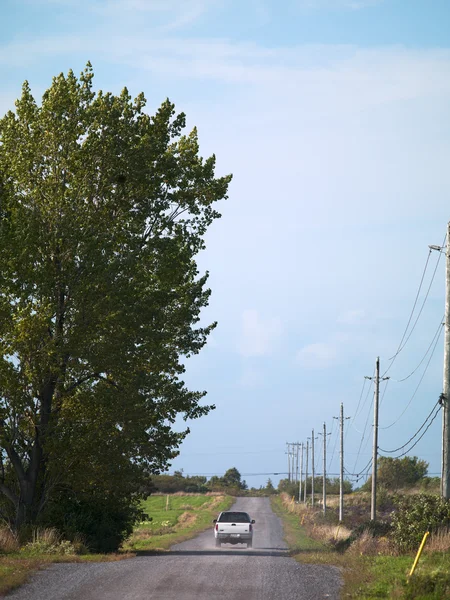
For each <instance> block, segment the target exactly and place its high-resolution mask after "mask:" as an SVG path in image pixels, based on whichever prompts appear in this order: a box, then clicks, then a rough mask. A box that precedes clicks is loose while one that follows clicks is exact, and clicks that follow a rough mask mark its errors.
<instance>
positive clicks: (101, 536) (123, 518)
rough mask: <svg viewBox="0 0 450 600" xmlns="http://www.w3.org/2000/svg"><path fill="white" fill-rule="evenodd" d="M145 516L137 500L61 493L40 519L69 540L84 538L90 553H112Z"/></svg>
mask: <svg viewBox="0 0 450 600" xmlns="http://www.w3.org/2000/svg"><path fill="white" fill-rule="evenodd" d="M146 517H147V515H145V513H144V512H143V511H142V509H141V508H139V505H138V501H137V499H135V500H124V499H123V498H115V497H114V496H109V497H105V496H97V495H95V494H92V495H91V496H87V495H84V496H81V497H80V496H77V495H75V494H73V493H71V492H66V493H64V494H60V495H59V496H58V497H56V498H54V499H53V502H51V503H50V504H49V506H48V507H47V509H46V511H45V513H44V514H43V516H42V518H41V522H42V524H43V525H48V526H51V527H55V528H56V529H57V530H58V531H59V532H61V534H62V535H63V536H64V537H65V538H67V539H69V540H71V541H76V540H77V539H78V540H79V539H80V538H81V539H83V540H85V542H86V546H87V548H89V550H91V551H92V552H114V551H116V550H117V549H118V548H119V546H120V545H121V543H122V542H123V541H124V540H125V539H126V538H127V537H128V536H129V535H130V534H131V533H132V531H133V526H134V525H135V524H136V523H138V522H140V521H142V520H144V519H145V518H146Z"/></svg>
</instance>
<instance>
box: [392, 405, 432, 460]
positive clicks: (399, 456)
mask: <svg viewBox="0 0 450 600" xmlns="http://www.w3.org/2000/svg"><path fill="white" fill-rule="evenodd" d="M440 410H441V407H440V406H439V407H438V409H437V410H436V412H435V413H434V415H433V418H432V419H431V421H430V422H429V423H428V426H427V428H426V429H425V431H424V432H423V433H422V435H421V436H420V438H419V439H418V440H416V441H415V443H414V444H413V445H412V446H411V447H410V448H408V450H405V452H403V453H402V454H399V455H398V456H396V457H395V458H401V457H402V456H406V455H407V454H409V452H411V450H412V449H413V448H415V447H416V446H417V444H418V443H419V442H420V440H421V439H422V438H423V436H424V435H425V434H426V432H427V431H428V430H429V429H430V427H431V425H432V424H433V421H434V420H435V418H436V417H437V416H438V414H439V412H440Z"/></svg>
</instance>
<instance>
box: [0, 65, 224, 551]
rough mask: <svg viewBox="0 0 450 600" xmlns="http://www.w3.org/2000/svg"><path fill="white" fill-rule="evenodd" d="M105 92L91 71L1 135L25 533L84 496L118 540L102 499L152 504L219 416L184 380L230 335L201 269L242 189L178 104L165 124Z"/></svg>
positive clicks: (13, 499)
mask: <svg viewBox="0 0 450 600" xmlns="http://www.w3.org/2000/svg"><path fill="white" fill-rule="evenodd" d="M92 79H93V71H92V68H91V66H90V64H88V66H87V68H86V69H85V71H84V72H83V73H82V74H81V76H80V77H79V78H78V79H77V78H76V77H75V75H74V74H73V72H72V71H69V73H68V74H67V76H65V75H63V74H61V75H59V76H57V77H55V78H54V79H53V83H52V85H51V87H50V88H49V89H48V90H47V91H46V92H45V93H44V95H43V98H42V103H41V105H38V103H37V102H36V101H35V99H34V98H33V96H32V94H31V91H30V88H29V85H28V83H27V82H25V84H24V85H23V90H22V96H21V98H20V99H19V100H18V101H17V102H16V112H15V113H14V112H11V111H10V112H8V113H7V114H6V115H5V116H4V117H3V118H2V119H0V462H1V463H2V464H1V465H0V466H1V467H2V468H1V469H0V473H1V476H0V484H1V485H0V490H1V492H2V493H3V494H4V497H5V498H6V499H7V501H8V502H9V503H10V510H11V511H12V512H13V513H14V520H15V525H16V527H20V525H21V524H22V523H24V522H27V521H32V522H33V521H35V520H36V518H37V516H38V515H39V513H41V512H42V510H43V508H44V506H45V504H46V502H48V501H49V499H51V495H52V494H54V493H55V491H56V493H59V492H58V490H60V489H69V490H72V491H73V493H75V492H77V493H80V495H81V498H82V500H81V502H82V503H84V502H86V506H89V508H88V509H87V513H88V514H89V515H90V516H89V519H91V520H92V522H93V521H94V520H95V519H97V518H99V519H100V522H104V528H105V532H107V530H108V523H110V522H115V521H116V517H117V515H115V514H114V511H113V510H110V507H107V510H106V515H107V516H105V517H104V518H103V517H102V510H103V508H105V507H104V505H103V504H102V502H103V500H101V499H102V498H103V497H104V496H105V495H107V494H109V493H110V491H111V490H114V491H115V497H118V498H130V497H132V495H133V494H135V493H137V492H138V491H139V490H140V489H141V488H142V484H143V481H145V480H146V478H148V474H149V473H158V472H161V471H162V470H164V469H165V468H166V467H167V465H168V463H169V461H170V460H171V459H172V458H173V457H174V456H176V454H177V448H178V446H179V444H180V442H181V441H182V440H183V439H184V437H185V436H186V435H187V433H188V432H189V430H188V429H186V430H185V431H184V432H175V431H173V430H172V424H173V423H174V422H175V420H176V418H177V416H178V415H181V416H182V417H183V418H185V419H191V418H192V419H193V418H198V417H201V416H202V415H205V414H207V413H208V412H209V411H210V410H211V409H212V408H213V407H212V406H204V405H201V401H202V398H203V396H204V395H205V392H201V391H191V390H189V389H187V388H186V386H185V384H184V382H183V381H182V379H181V376H182V374H183V372H184V370H185V368H184V362H185V358H186V357H189V356H191V355H193V354H196V353H198V352H199V351H200V350H201V348H202V347H203V346H204V344H205V343H206V340H207V336H208V334H209V333H210V331H211V330H212V329H213V328H214V327H215V323H212V324H210V325H208V326H204V327H200V326H199V325H198V323H199V319H200V312H201V309H202V308H203V307H204V306H206V305H207V304H208V299H209V295H210V290H209V289H207V288H206V281H207V277H208V274H207V273H206V274H203V275H202V274H200V273H199V271H198V268H197V264H196V261H195V257H196V255H197V253H198V252H199V251H200V250H202V249H203V248H204V247H205V244H204V235H205V233H206V231H207V229H208V227H209V225H210V224H211V223H212V222H213V220H214V219H216V218H218V217H219V216H220V215H219V213H218V212H217V211H216V209H215V204H216V201H218V200H220V199H222V198H226V193H227V187H228V184H229V182H230V180H231V177H229V176H228V177H222V178H215V174H214V170H215V157H214V156H211V157H210V158H208V159H206V160H203V159H202V158H201V157H200V156H199V146H198V138H197V132H196V130H195V129H194V130H193V131H192V132H191V133H190V134H188V135H182V131H183V128H184V127H185V116H184V114H178V115H176V114H175V109H174V105H173V104H171V103H170V102H169V101H168V100H166V101H165V102H163V104H162V105H161V107H160V108H159V110H158V111H157V112H156V114H155V115H154V116H149V115H148V114H146V113H145V112H144V107H145V103H146V100H145V98H144V96H143V95H142V94H140V95H139V96H138V97H137V98H135V99H134V100H133V99H132V98H131V97H130V95H129V93H128V91H127V90H126V89H124V90H123V91H122V92H121V94H120V95H118V96H114V95H113V94H110V93H103V92H101V91H99V92H97V93H95V92H94V91H93V89H92ZM99 482H100V484H99ZM97 485H100V491H99V494H98V497H96V498H95V500H93V503H91V500H90V499H89V490H90V489H92V488H93V487H95V486H97ZM127 502H128V500H127ZM127 502H126V503H125V504H126V505H127ZM119 505H120V502H119ZM80 510H81V509H80ZM124 510H125V512H126V511H127V510H128V509H126V508H125V509H124ZM118 511H119V513H120V512H121V511H122V507H121V506H119V508H118ZM81 512H82V513H83V514H84V509H83V510H82V511H81ZM117 518H118V517H117ZM89 519H88V520H89ZM118 520H119V521H120V520H121V518H118ZM124 522H126V523H128V517H125V519H124ZM124 527H125V529H127V527H128V526H125V525H124ZM119 529H120V527H119ZM113 530H114V531H115V532H116V530H117V528H116V527H115V526H113ZM94 537H96V535H94ZM116 537H117V536H116V533H113V538H114V539H115V538H116ZM107 545H110V546H114V545H115V543H114V544H107Z"/></svg>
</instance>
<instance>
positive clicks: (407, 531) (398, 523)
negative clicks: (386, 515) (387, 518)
mask: <svg viewBox="0 0 450 600" xmlns="http://www.w3.org/2000/svg"><path fill="white" fill-rule="evenodd" d="M395 504H396V510H395V511H394V513H393V515H392V538H393V540H394V542H395V543H396V544H397V546H398V547H399V549H400V550H402V551H408V550H413V549H416V548H417V547H418V546H419V544H420V542H421V541H422V538H423V536H424V534H425V532H426V531H430V532H432V531H434V530H436V529H438V528H439V527H442V526H446V525H447V526H450V502H449V501H448V500H445V499H444V498H441V497H440V496H432V495H430V494H417V495H415V496H400V497H398V498H397V499H396V502H395Z"/></svg>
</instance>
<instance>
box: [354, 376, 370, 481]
mask: <svg viewBox="0 0 450 600" xmlns="http://www.w3.org/2000/svg"><path fill="white" fill-rule="evenodd" d="M369 390H370V387H369ZM372 404H373V401H372V402H371V403H370V405H369V411H368V413H367V418H366V423H365V425H364V430H363V434H362V437H361V442H360V444H359V448H358V452H357V454H356V460H355V466H354V468H353V470H354V471H356V463H357V462H358V458H359V455H360V452H361V448H362V445H363V442H364V437H365V435H366V429H367V423H368V422H369V417H370V413H371V410H370V409H371V408H372Z"/></svg>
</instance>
